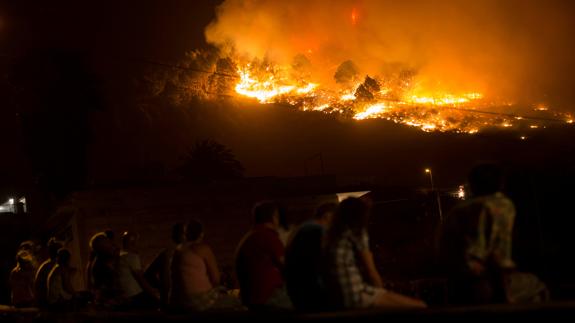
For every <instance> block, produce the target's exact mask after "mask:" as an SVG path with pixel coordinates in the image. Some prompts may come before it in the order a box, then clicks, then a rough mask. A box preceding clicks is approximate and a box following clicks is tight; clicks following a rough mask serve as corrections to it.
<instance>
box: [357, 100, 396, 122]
mask: <svg viewBox="0 0 575 323" xmlns="http://www.w3.org/2000/svg"><path fill="white" fill-rule="evenodd" d="M387 108H388V106H387V105H385V103H376V104H374V105H372V106H369V107H368V108H367V109H366V110H365V111H363V112H360V113H356V114H355V116H353V118H354V119H356V120H363V119H369V118H380V117H382V116H383V114H384V111H385V109H387Z"/></svg>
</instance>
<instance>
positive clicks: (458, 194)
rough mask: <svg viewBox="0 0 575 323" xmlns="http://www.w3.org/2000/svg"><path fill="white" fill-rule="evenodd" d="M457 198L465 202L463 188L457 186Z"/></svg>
mask: <svg viewBox="0 0 575 323" xmlns="http://www.w3.org/2000/svg"><path fill="white" fill-rule="evenodd" d="M457 197H458V198H460V199H462V200H465V187H464V186H463V185H460V186H459V190H458V191H457Z"/></svg>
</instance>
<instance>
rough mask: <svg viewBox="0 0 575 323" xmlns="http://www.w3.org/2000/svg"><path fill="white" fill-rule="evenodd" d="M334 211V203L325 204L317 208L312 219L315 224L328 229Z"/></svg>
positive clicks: (335, 207) (335, 208) (335, 209)
mask: <svg viewBox="0 0 575 323" xmlns="http://www.w3.org/2000/svg"><path fill="white" fill-rule="evenodd" d="M336 211H337V204H336V203H325V204H322V205H320V207H318V208H317V210H316V212H315V215H314V217H313V218H314V220H315V221H316V222H317V223H319V224H321V225H323V226H325V227H329V226H330V224H331V221H332V219H333V216H334V214H335V212H336Z"/></svg>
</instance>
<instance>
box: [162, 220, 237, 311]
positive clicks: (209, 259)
mask: <svg viewBox="0 0 575 323" xmlns="http://www.w3.org/2000/svg"><path fill="white" fill-rule="evenodd" d="M172 266H173V267H172V278H173V287H172V295H171V297H170V299H171V301H172V302H173V303H172V304H173V305H174V306H175V307H176V308H180V309H184V310H190V311H205V310H208V309H220V308H225V307H231V306H234V305H237V304H239V301H236V302H235V304H234V303H233V302H230V301H232V298H230V297H228V296H227V295H226V294H225V293H224V290H223V289H222V288H221V280H220V279H221V276H220V270H219V268H218V263H217V261H216V257H215V256H214V253H213V252H212V249H211V248H210V246H209V245H208V244H206V243H205V242H204V227H203V225H202V224H201V223H200V222H199V221H197V220H191V221H190V222H189V223H188V225H187V226H186V242H185V243H183V244H181V245H179V246H178V248H177V250H176V252H175V254H174V261H173V263H172Z"/></svg>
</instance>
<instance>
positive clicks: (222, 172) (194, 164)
mask: <svg viewBox="0 0 575 323" xmlns="http://www.w3.org/2000/svg"><path fill="white" fill-rule="evenodd" d="M181 173H182V176H183V178H184V179H185V180H187V181H190V182H194V183H202V184H205V183H209V182H211V181H213V180H221V179H236V178H241V177H243V173H244V167H243V166H242V164H241V163H240V162H239V161H238V160H237V159H236V157H235V156H234V154H233V153H232V151H231V150H230V149H228V148H227V147H226V146H224V145H222V144H220V143H218V142H216V141H214V140H211V139H207V140H200V141H198V142H196V143H195V144H194V146H193V147H192V148H191V149H190V151H189V152H188V153H187V154H186V156H185V160H184V165H183V166H182V168H181Z"/></svg>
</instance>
